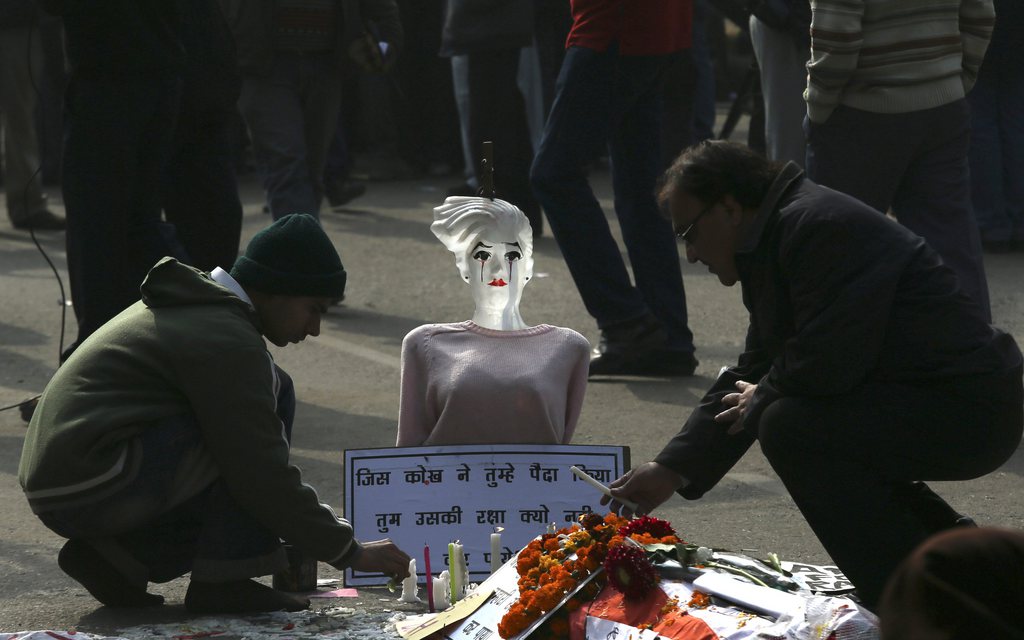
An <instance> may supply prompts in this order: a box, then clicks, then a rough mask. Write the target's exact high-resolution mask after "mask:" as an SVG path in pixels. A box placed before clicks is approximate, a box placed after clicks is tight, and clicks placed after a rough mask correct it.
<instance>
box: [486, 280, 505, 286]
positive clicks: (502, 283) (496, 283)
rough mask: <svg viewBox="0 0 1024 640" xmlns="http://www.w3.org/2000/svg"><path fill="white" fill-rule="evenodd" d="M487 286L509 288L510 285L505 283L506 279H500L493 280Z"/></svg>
mask: <svg viewBox="0 0 1024 640" xmlns="http://www.w3.org/2000/svg"><path fill="white" fill-rule="evenodd" d="M487 285H488V286H490V287H507V286H508V283H507V282H505V280H504V278H498V279H497V280H491V281H490V282H488V283H487Z"/></svg>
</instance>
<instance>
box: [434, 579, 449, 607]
mask: <svg viewBox="0 0 1024 640" xmlns="http://www.w3.org/2000/svg"><path fill="white" fill-rule="evenodd" d="M433 589H434V607H435V608H437V609H439V610H440V609H447V608H448V571H447V570H445V571H442V572H441V573H440V574H439V575H438V576H437V577H436V578H434V584H433Z"/></svg>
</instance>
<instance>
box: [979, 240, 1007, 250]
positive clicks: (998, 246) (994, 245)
mask: <svg viewBox="0 0 1024 640" xmlns="http://www.w3.org/2000/svg"><path fill="white" fill-rule="evenodd" d="M1013 244H1014V243H1013V241H1012V240H982V241H981V248H982V250H983V251H984V252H985V253H1009V252H1011V251H1013V248H1014V247H1013Z"/></svg>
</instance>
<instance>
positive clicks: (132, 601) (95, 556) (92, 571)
mask: <svg viewBox="0 0 1024 640" xmlns="http://www.w3.org/2000/svg"><path fill="white" fill-rule="evenodd" d="M57 565H58V566H59V567H60V568H61V570H62V571H63V572H64V573H66V574H68V575H69V576H71V577H72V578H74V579H75V580H77V581H78V582H79V583H80V584H81V585H82V586H83V587H85V589H86V591H88V592H89V593H90V594H92V597H94V598H96V599H97V600H99V601H100V602H102V603H103V604H105V605H107V606H108V607H132V608H135V607H155V606H157V605H161V604H163V603H164V597H163V596H161V595H158V594H154V593H147V592H146V588H145V587H140V586H137V585H133V584H131V583H130V582H129V581H128V579H127V578H125V577H124V576H123V575H122V574H121V572H120V571H118V570H117V568H116V567H114V565H112V564H110V562H109V561H108V560H107V559H106V558H104V557H103V556H102V555H101V554H100V552H99V551H96V549H95V548H93V546H92V545H90V544H89V543H88V542H86V541H85V540H68V541H67V542H66V543H64V547H63V548H62V549H61V550H60V553H58V554H57Z"/></svg>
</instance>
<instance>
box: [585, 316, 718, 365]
mask: <svg viewBox="0 0 1024 640" xmlns="http://www.w3.org/2000/svg"><path fill="white" fill-rule="evenodd" d="M667 343H668V337H667V335H666V333H665V329H664V328H663V327H662V325H661V323H660V322H659V321H658V320H657V319H656V318H655V317H654V316H651V315H647V316H644V317H642V318H640V319H638V320H634V321H631V322H628V323H623V324H620V325H617V326H614V327H608V328H607V329H604V330H603V331H602V332H601V342H600V343H599V344H598V345H597V347H596V348H595V349H594V350H593V352H592V355H591V358H590V373H589V375H590V376H591V377H592V376H617V375H624V376H659V377H660V376H692V375H693V372H694V371H696V370H697V365H698V364H699V363H698V362H697V358H695V357H694V355H693V352H692V351H682V350H679V349H670V348H669V347H668V346H667Z"/></svg>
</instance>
